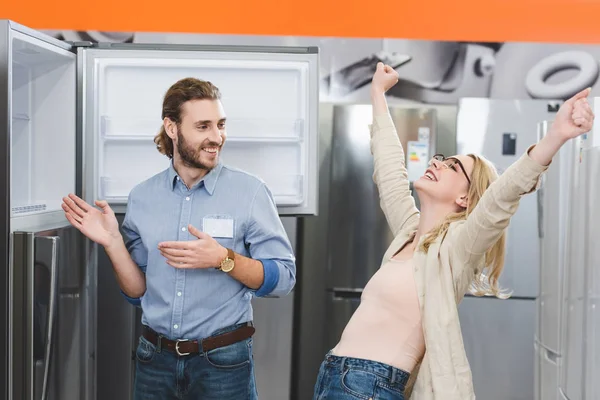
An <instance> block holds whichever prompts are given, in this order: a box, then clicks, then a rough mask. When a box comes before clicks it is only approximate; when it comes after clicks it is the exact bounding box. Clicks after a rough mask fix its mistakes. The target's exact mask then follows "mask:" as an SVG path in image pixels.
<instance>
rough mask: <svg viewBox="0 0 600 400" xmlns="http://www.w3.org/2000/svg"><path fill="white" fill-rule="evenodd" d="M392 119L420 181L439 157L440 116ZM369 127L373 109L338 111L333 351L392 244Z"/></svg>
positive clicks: (405, 111) (331, 275) (410, 113)
mask: <svg viewBox="0 0 600 400" xmlns="http://www.w3.org/2000/svg"><path fill="white" fill-rule="evenodd" d="M390 114H391V116H392V119H393V121H394V124H395V126H396V129H397V132H398V136H399V138H400V142H401V143H402V146H403V148H404V149H406V151H405V153H406V160H407V162H406V164H407V169H408V174H409V178H413V179H412V180H416V179H418V177H420V176H422V175H423V174H424V173H425V170H426V169H427V163H428V161H429V160H430V158H431V156H433V154H435V144H436V127H437V124H436V110H435V109H432V108H396V107H392V108H390ZM371 121H372V107H371V106H369V105H353V106H338V107H335V108H334V113H333V138H332V155H331V183H330V188H329V191H330V195H329V196H330V204H329V212H328V220H329V224H328V229H327V235H328V237H327V243H328V247H329V251H328V254H327V285H328V287H327V291H328V292H329V295H328V301H327V308H326V309H327V313H328V318H327V320H328V328H327V335H328V339H327V346H328V347H329V348H333V347H334V346H335V344H336V343H337V341H338V340H339V339H340V336H341V334H342V331H343V329H344V327H345V326H346V324H347V323H348V321H349V319H350V317H351V316H352V314H353V313H354V311H355V310H356V308H357V307H358V305H359V304H360V296H361V294H362V289H363V288H364V286H365V285H366V284H367V282H368V280H369V279H370V278H371V276H373V274H374V273H375V272H376V271H377V270H378V269H379V266H380V265H381V259H382V257H383V254H384V253H385V250H386V249H387V247H388V246H389V245H390V243H391V242H392V240H393V236H392V233H391V231H390V229H389V227H388V225H387V222H386V220H385V216H384V214H383V211H381V208H380V206H379V192H378V191H377V187H376V186H375V184H374V183H373V156H372V155H371V150H370V146H369V143H370V142H369V139H370V133H369V129H368V125H369V124H370V123H371ZM419 151H422V153H419ZM411 159H412V161H411ZM412 180H411V182H412Z"/></svg>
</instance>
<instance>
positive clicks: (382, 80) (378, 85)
mask: <svg viewBox="0 0 600 400" xmlns="http://www.w3.org/2000/svg"><path fill="white" fill-rule="evenodd" d="M396 83H398V72H396V70H395V69H393V68H392V67H390V66H389V65H385V64H383V63H382V62H379V63H377V70H376V71H375V74H374V75H373V83H372V84H371V90H373V91H375V92H379V93H385V92H387V91H388V90H389V89H390V88H391V87H392V86H394V85H395V84H396Z"/></svg>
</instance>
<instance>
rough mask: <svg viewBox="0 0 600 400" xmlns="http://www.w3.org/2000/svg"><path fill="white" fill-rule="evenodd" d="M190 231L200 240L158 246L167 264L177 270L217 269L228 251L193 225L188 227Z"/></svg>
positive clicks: (165, 243)
mask: <svg viewBox="0 0 600 400" xmlns="http://www.w3.org/2000/svg"><path fill="white" fill-rule="evenodd" d="M188 231H189V232H190V233H191V234H192V235H194V236H196V237H197V238H198V239H196V240H190V241H175V242H161V243H159V244H158V249H159V250H160V254H162V255H163V257H165V258H166V259H167V264H169V265H170V266H172V267H175V268H216V267H218V266H219V265H220V264H221V261H223V260H224V259H225V257H227V249H226V248H225V247H223V246H221V245H220V244H219V242H217V241H216V240H215V239H213V238H212V237H211V236H210V235H208V234H206V233H204V232H200V231H199V230H198V229H196V228H195V227H194V226H192V225H188Z"/></svg>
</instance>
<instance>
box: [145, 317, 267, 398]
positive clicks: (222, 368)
mask: <svg viewBox="0 0 600 400" xmlns="http://www.w3.org/2000/svg"><path fill="white" fill-rule="evenodd" d="M228 330H231V328H229V329H228V328H225V329H223V330H221V331H219V332H217V333H216V334H219V333H223V332H226V331H228ZM134 399H135V400H170V399H173V400H175V399H177V400H179V399H189V400H195V399H202V400H257V399H258V394H257V392H256V382H255V378H254V361H253V358H252V338H250V339H246V340H243V341H241V342H237V343H234V344H232V345H229V346H225V347H221V348H218V349H214V350H211V351H209V352H204V351H202V350H201V352H200V354H199V355H198V354H196V355H188V356H184V357H179V356H177V354H175V353H173V352H171V351H169V350H167V349H159V348H157V347H156V346H154V345H153V344H152V343H150V342H149V341H148V340H146V339H145V338H144V337H140V340H139V345H138V347H137V350H136V374H135V388H134Z"/></svg>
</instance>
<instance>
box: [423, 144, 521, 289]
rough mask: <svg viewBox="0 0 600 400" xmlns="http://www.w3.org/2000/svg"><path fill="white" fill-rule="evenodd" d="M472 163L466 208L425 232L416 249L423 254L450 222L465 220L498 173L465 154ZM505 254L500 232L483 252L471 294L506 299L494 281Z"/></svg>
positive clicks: (486, 163)
mask: <svg viewBox="0 0 600 400" xmlns="http://www.w3.org/2000/svg"><path fill="white" fill-rule="evenodd" d="M468 156H469V157H471V158H472V159H473V161H474V165H473V172H472V173H471V177H470V178H471V185H470V186H469V192H468V195H467V199H468V205H467V208H466V209H464V210H463V211H460V212H457V213H453V214H450V215H448V217H446V219H445V220H444V221H443V222H442V223H441V224H440V225H438V226H437V227H436V228H435V229H433V230H432V231H431V232H429V233H428V234H427V235H426V236H425V238H424V239H423V243H422V245H421V248H420V250H421V251H423V252H427V250H428V249H429V246H430V245H431V244H432V243H433V242H434V241H435V240H436V239H437V238H438V237H440V236H443V235H444V234H445V233H446V232H447V231H448V227H449V226H450V224H451V223H453V222H457V221H461V220H464V219H466V218H467V217H468V216H469V214H471V212H472V211H473V210H474V209H475V207H476V206H477V203H479V200H481V196H483V193H484V192H485V191H486V189H487V188H488V187H489V186H490V185H491V184H492V182H494V181H495V180H496V179H498V171H496V168H495V167H494V165H493V164H492V163H491V162H489V161H488V160H486V159H485V158H483V157H480V156H477V155H474V154H469V155H468ZM505 252H506V232H503V233H502V235H501V236H500V238H499V239H498V241H497V242H496V243H494V245H493V246H492V247H491V248H490V249H488V251H487V252H486V253H485V265H484V268H483V269H482V270H481V272H480V273H479V274H478V275H477V276H476V277H475V279H474V281H473V283H472V286H471V292H472V293H473V294H474V295H475V296H486V295H488V296H489V295H493V296H496V297H498V298H508V297H509V295H510V294H507V293H505V292H503V291H502V290H501V289H500V287H499V285H498V278H500V274H501V273H502V269H503V268H504V257H505Z"/></svg>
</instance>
